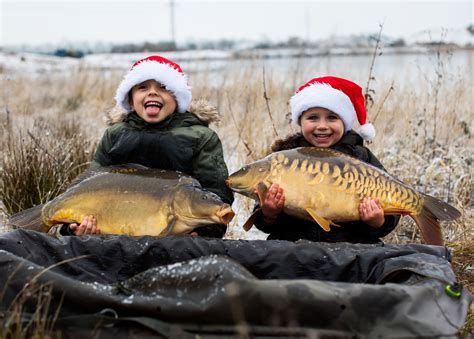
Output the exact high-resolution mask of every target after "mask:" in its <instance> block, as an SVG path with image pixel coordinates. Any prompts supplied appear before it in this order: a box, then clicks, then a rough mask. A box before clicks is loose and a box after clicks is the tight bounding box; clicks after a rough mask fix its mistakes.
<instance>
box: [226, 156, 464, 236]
mask: <svg viewBox="0 0 474 339" xmlns="http://www.w3.org/2000/svg"><path fill="white" fill-rule="evenodd" d="M226 183H227V185H228V186H229V187H230V188H231V189H232V190H234V191H235V192H238V193H241V194H243V195H246V196H248V197H250V198H253V199H255V200H258V196H257V194H256V191H257V190H260V191H262V192H265V191H266V190H267V189H268V188H269V187H270V186H271V184H272V183H277V184H278V185H280V186H281V187H282V188H283V190H284V195H285V204H284V207H283V211H284V212H285V213H287V214H289V215H293V216H296V217H299V218H302V219H306V220H311V221H314V222H315V223H317V224H319V226H321V227H322V228H323V229H324V230H325V231H329V230H330V225H337V224H336V223H337V222H348V221H355V220H359V219H360V216H359V204H360V202H361V200H362V199H363V198H364V197H371V198H373V199H376V198H378V199H379V201H380V204H381V206H382V208H383V210H384V213H385V214H387V215H390V214H401V215H408V216H410V217H412V218H413V219H414V220H415V222H416V224H417V225H418V227H419V229H420V231H421V234H422V237H423V239H424V241H425V242H426V243H428V244H436V245H441V244H443V237H442V233H441V228H440V224H439V221H440V220H453V219H455V218H458V217H459V216H460V215H461V213H460V212H459V211H458V210H457V209H455V208H454V207H452V206H450V205H449V204H447V203H445V202H443V201H441V200H439V199H436V198H434V197H432V196H429V195H426V194H423V193H420V192H417V191H416V190H414V189H413V188H411V187H409V186H407V185H406V184H404V183H403V182H401V181H399V180H397V179H396V178H394V177H392V176H390V175H389V174H387V173H386V172H384V171H382V170H380V169H379V168H377V167H375V166H372V165H370V164H367V163H365V162H363V161H360V160H358V159H356V158H353V157H351V156H348V155H346V154H343V153H340V152H337V151H334V150H331V149H327V148H316V147H300V148H295V149H291V150H285V151H280V152H275V153H272V154H270V155H268V156H267V157H266V158H264V159H262V160H258V161H255V162H253V163H251V164H249V165H247V166H244V167H243V168H241V169H240V170H239V171H237V172H235V173H233V174H232V175H231V176H229V178H228V179H227V180H226ZM254 215H255V214H254ZM252 224H253V220H252V217H251V218H250V219H249V220H248V222H247V223H246V224H245V225H244V228H245V229H246V230H248V229H250V227H252Z"/></svg>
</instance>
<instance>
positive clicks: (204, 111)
mask: <svg viewBox="0 0 474 339" xmlns="http://www.w3.org/2000/svg"><path fill="white" fill-rule="evenodd" d="M188 112H189V113H193V114H194V115H196V116H197V118H198V119H199V120H200V121H202V122H203V123H204V124H205V125H206V126H209V125H210V124H211V123H214V124H216V125H219V123H220V121H221V120H220V114H219V112H218V111H217V108H216V107H214V106H211V105H210V104H209V103H208V101H207V100H206V99H202V98H201V99H197V100H193V101H192V102H191V105H190V106H189V109H188ZM129 114H130V113H127V112H124V111H123V109H121V108H120V107H118V106H115V107H114V108H113V109H111V110H110V111H108V112H106V113H105V122H106V124H107V125H108V126H112V125H114V124H117V123H119V122H122V121H125V119H126V118H127V116H128V115H129ZM173 114H183V113H176V112H175V113H173Z"/></svg>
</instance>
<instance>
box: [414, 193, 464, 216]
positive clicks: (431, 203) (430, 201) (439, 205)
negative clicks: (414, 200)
mask: <svg viewBox="0 0 474 339" xmlns="http://www.w3.org/2000/svg"><path fill="white" fill-rule="evenodd" d="M423 200H424V202H423V209H427V210H429V211H430V212H431V213H432V214H433V215H434V216H435V217H436V219H438V220H454V219H457V218H459V217H460V216H461V212H459V211H458V210H457V209H456V208H454V207H453V206H451V205H450V204H448V203H446V202H444V201H442V200H439V199H437V198H435V197H432V196H430V195H427V194H423Z"/></svg>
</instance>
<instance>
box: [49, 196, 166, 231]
mask: <svg viewBox="0 0 474 339" xmlns="http://www.w3.org/2000/svg"><path fill="white" fill-rule="evenodd" d="M168 206H169V204H166V203H159V202H158V201H157V199H156V198H153V197H152V196H149V195H144V194H137V193H133V192H131V193H126V194H124V193H120V192H94V193H93V194H78V195H74V196H72V197H69V198H68V199H65V200H63V201H60V202H59V203H57V204H52V205H49V206H48V205H46V206H45V210H44V213H43V218H44V221H45V223H46V224H48V225H52V224H55V223H60V222H72V221H77V222H81V221H82V220H83V218H84V217H85V216H86V215H93V216H95V217H96V219H97V220H98V223H97V226H98V227H99V229H100V230H101V232H102V233H103V234H128V235H144V234H148V235H159V234H160V233H161V232H162V231H163V230H164V229H166V227H167V226H168V216H169V214H170V213H169V211H168V209H169V207H168Z"/></svg>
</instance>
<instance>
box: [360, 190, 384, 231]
mask: <svg viewBox="0 0 474 339" xmlns="http://www.w3.org/2000/svg"><path fill="white" fill-rule="evenodd" d="M359 213H360V219H361V220H362V221H363V222H365V223H366V224H367V225H369V226H370V227H373V228H379V227H381V226H382V225H383V224H384V222H385V214H384V212H383V209H382V206H380V200H379V199H371V198H369V197H365V198H363V199H362V202H361V203H360V205H359Z"/></svg>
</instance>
